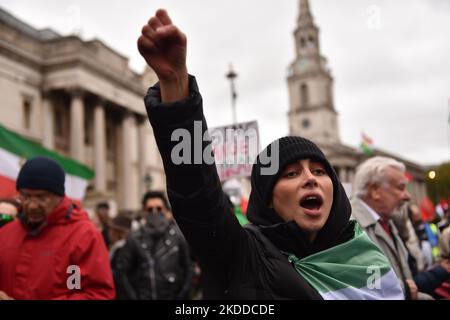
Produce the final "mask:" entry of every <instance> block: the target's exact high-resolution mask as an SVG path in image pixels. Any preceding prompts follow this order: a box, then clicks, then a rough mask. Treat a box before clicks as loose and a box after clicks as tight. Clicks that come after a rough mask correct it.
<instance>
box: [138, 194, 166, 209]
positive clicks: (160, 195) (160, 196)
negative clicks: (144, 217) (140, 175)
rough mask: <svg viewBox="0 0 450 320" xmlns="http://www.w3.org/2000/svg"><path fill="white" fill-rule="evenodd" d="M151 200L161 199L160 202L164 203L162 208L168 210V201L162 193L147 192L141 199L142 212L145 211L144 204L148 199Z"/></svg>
mask: <svg viewBox="0 0 450 320" xmlns="http://www.w3.org/2000/svg"><path fill="white" fill-rule="evenodd" d="M153 198H159V199H161V200H162V202H163V203H164V206H165V207H166V209H169V210H170V205H169V201H168V200H167V198H166V196H165V194H164V192H162V191H147V193H146V194H144V196H143V197H142V209H143V210H145V204H146V203H147V201H148V200H149V199H153Z"/></svg>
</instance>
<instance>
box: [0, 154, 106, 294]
mask: <svg viewBox="0 0 450 320" xmlns="http://www.w3.org/2000/svg"><path fill="white" fill-rule="evenodd" d="M64 185H65V173H64V170H63V168H62V167H61V166H60V165H59V164H58V163H57V162H56V161H54V160H52V159H49V158H45V157H36V158H32V159H30V160H28V161H27V162H26V163H25V164H24V165H23V167H22V168H21V170H20V172H19V175H18V177H17V181H16V188H17V191H18V193H19V196H18V200H19V201H20V204H21V206H22V211H21V212H20V213H19V214H18V215H17V217H18V219H17V220H15V221H13V222H11V223H8V224H7V225H5V226H4V227H3V228H1V229H0V252H1V254H0V266H1V267H0V300H1V299H27V300H65V299H75V300H78V299H113V298H114V294H115V291H114V283H113V279H112V274H111V268H110V265H109V256H108V251H107V249H106V246H105V244H104V242H103V239H102V236H101V234H100V233H99V232H98V230H97V229H96V228H95V226H94V224H93V223H92V222H91V221H90V220H89V217H88V215H87V213H86V212H85V211H84V210H82V209H81V208H80V207H78V206H77V205H75V204H73V203H72V201H71V200H70V199H69V198H68V197H67V196H66V195H65V186H64Z"/></svg>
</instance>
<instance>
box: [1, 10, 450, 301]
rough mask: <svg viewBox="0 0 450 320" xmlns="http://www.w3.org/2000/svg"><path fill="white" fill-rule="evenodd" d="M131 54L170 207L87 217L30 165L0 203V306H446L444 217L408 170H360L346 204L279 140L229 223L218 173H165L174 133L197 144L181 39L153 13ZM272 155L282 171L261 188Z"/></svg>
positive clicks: (368, 164) (302, 147) (298, 148)
mask: <svg viewBox="0 0 450 320" xmlns="http://www.w3.org/2000/svg"><path fill="white" fill-rule="evenodd" d="M138 47H139V51H140V53H141V55H142V56H143V57H144V59H145V60H146V62H147V63H148V65H149V66H150V67H151V68H152V69H153V70H154V71H155V73H156V74H157V76H158V79H159V84H158V85H156V86H154V87H152V88H151V89H150V90H149V93H148V95H147V96H146V97H145V106H146V108H147V112H148V114H149V119H150V123H151V125H152V127H153V131H154V133H155V139H156V142H157V145H158V148H159V151H160V153H161V157H162V160H163V162H164V168H165V173H166V177H167V185H168V188H167V195H168V197H166V193H164V192H163V191H149V192H147V193H146V194H144V195H143V197H142V204H141V208H140V209H139V210H137V211H129V210H119V212H117V213H116V212H114V213H112V212H111V209H110V206H109V204H108V202H107V201H105V202H99V203H98V204H97V205H96V207H95V213H94V214H93V215H92V216H91V217H89V215H88V213H87V212H86V211H85V210H84V209H83V208H82V207H80V206H79V205H77V204H75V203H73V202H72V201H71V200H70V199H69V198H68V197H67V196H66V194H65V172H64V170H63V169H62V167H61V166H60V165H59V164H58V163H57V162H56V161H54V160H51V159H48V158H45V157H36V158H32V159H29V160H28V161H27V162H26V163H25V164H24V165H23V167H22V168H21V170H20V172H19V175H18V177H17V181H16V188H17V192H18V197H17V199H0V214H1V216H0V217H1V220H0V253H1V254H0V300H9V299H32V300H34V299H36V300H48V299H108V300H111V299H121V300H191V299H409V300H418V299H424V300H431V299H448V298H450V260H449V259H450V248H449V247H450V222H449V219H450V217H449V216H450V209H449V208H448V206H447V208H445V213H444V215H443V216H442V217H440V218H439V219H437V220H436V221H428V220H427V221H424V219H423V218H422V214H421V212H420V209H419V208H418V207H417V206H416V205H414V204H412V203H411V195H410V194H409V192H408V189H407V183H408V181H407V179H406V176H405V166H404V164H402V163H400V162H398V161H396V160H394V159H390V158H385V157H373V158H370V159H368V160H366V161H365V162H363V163H362V164H360V166H359V167H358V168H357V172H356V175H355V181H354V186H353V195H347V194H346V192H345V189H344V188H343V186H342V184H341V182H340V181H339V179H338V176H337V175H336V172H335V171H334V169H333V167H332V165H331V164H330V162H329V161H328V159H327V158H326V156H325V155H324V153H323V152H322V150H320V148H319V147H318V146H317V145H316V144H314V143H313V142H311V141H309V140H307V139H304V138H301V137H284V138H281V139H278V140H276V141H274V142H273V143H271V144H270V145H269V146H268V147H267V148H266V149H265V150H264V151H263V152H262V153H261V154H260V155H259V156H258V157H257V158H256V160H255V163H254V165H253V170H252V174H251V185H252V191H251V194H250V199H249V202H248V208H247V212H241V210H238V211H236V210H235V209H236V203H235V201H233V198H232V197H230V196H229V195H227V194H226V193H225V192H224V190H223V188H222V185H221V183H220V181H219V178H218V175H217V171H216V168H215V165H214V163H206V162H205V163H201V164H198V165H190V164H182V165H176V164H175V163H174V162H173V161H171V151H172V149H173V146H174V144H175V142H174V141H171V140H170V136H171V135H170V130H172V129H173V128H184V129H186V130H187V131H188V132H192V131H193V130H194V125H193V124H194V123H195V121H199V122H201V123H202V125H203V126H202V127H203V130H204V131H206V130H207V125H206V120H205V117H204V114H203V106H202V98H201V95H200V92H199V88H198V86H197V83H196V80H195V78H194V77H193V76H190V75H189V74H188V73H187V67H186V36H185V35H184V34H183V33H182V32H181V31H180V30H179V29H178V28H177V27H176V26H175V25H174V24H173V23H172V21H171V19H170V18H169V16H168V14H167V12H166V11H164V10H158V11H157V13H156V15H155V16H154V17H152V18H151V19H150V20H149V22H148V23H147V24H146V25H145V26H144V28H143V29H142V35H141V37H140V38H139V41H138ZM202 136H203V135H202ZM203 143H204V147H206V146H207V145H208V141H203ZM192 151H193V152H195V150H192ZM269 153H270V154H271V155H273V154H274V153H277V154H278V168H277V169H276V170H275V171H273V172H271V173H268V174H266V173H265V172H266V171H267V169H268V168H267V166H266V165H267V163H265V162H264V161H263V160H264V156H266V155H268V154H269ZM169 200H170V201H169ZM243 216H245V219H242V218H243ZM370 270H371V271H375V276H377V277H374V276H373V274H371V273H370ZM372 280H373V281H372ZM371 281H372V282H371Z"/></svg>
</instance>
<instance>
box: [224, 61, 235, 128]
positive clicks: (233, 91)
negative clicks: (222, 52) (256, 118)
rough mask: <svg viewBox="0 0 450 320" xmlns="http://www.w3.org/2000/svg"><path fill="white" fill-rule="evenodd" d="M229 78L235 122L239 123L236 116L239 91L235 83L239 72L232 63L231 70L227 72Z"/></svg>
mask: <svg viewBox="0 0 450 320" xmlns="http://www.w3.org/2000/svg"><path fill="white" fill-rule="evenodd" d="M226 76H227V78H228V80H230V84H231V109H232V112H233V124H236V123H237V116H236V100H237V93H236V87H235V84H234V80H235V79H236V78H237V76H238V75H237V73H236V72H234V70H233V65H232V64H231V63H230V70H229V71H228V73H227V75H226Z"/></svg>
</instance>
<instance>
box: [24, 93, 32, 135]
mask: <svg viewBox="0 0 450 320" xmlns="http://www.w3.org/2000/svg"><path fill="white" fill-rule="evenodd" d="M22 106H23V127H24V128H25V129H27V130H29V129H31V111H32V104H31V99H30V98H24V100H23V104H22Z"/></svg>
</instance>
